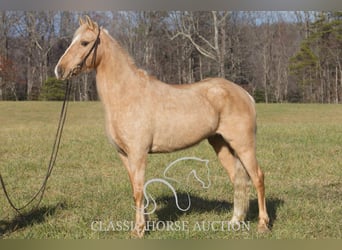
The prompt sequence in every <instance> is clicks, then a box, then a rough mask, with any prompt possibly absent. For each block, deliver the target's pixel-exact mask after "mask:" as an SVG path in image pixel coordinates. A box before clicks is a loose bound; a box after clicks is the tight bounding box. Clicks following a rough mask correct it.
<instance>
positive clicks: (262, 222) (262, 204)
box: [230, 134, 269, 232]
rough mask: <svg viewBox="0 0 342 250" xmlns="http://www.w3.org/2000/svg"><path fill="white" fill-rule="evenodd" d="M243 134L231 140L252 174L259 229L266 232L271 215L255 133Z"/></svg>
mask: <svg viewBox="0 0 342 250" xmlns="http://www.w3.org/2000/svg"><path fill="white" fill-rule="evenodd" d="M241 135H242V134H241ZM243 135H244V136H241V138H235V140H231V142H230V143H231V146H232V147H233V148H234V150H235V152H236V154H237V156H238V158H239V159H240V161H241V163H242V165H243V167H244V168H245V169H246V171H247V173H248V175H249V176H250V178H251V180H252V182H253V185H254V187H255V189H256V191H257V195H258V206H259V223H258V231H259V232H266V231H269V229H268V223H269V217H268V214H267V211H266V200H265V185H264V174H263V172H262V171H261V169H260V167H259V165H258V162H257V159H256V152H255V135H254V134H253V135H252V134H250V135H248V134H243Z"/></svg>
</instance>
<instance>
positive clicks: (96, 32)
mask: <svg viewBox="0 0 342 250" xmlns="http://www.w3.org/2000/svg"><path fill="white" fill-rule="evenodd" d="M79 22H80V27H79V28H78V29H77V30H76V32H75V34H74V37H73V40H72V42H71V44H70V46H69V48H68V49H67V50H66V51H65V52H64V54H63V55H62V57H61V58H60V59H59V61H58V63H57V65H56V68H55V74H56V77H57V78H58V79H63V80H64V79H68V78H70V77H72V76H75V75H78V74H79V73H80V72H83V71H86V70H90V69H92V68H94V67H95V66H96V65H97V60H98V58H97V56H96V54H97V47H98V45H99V43H100V30H101V29H100V28H99V26H98V25H97V23H96V22H93V21H92V20H91V19H90V18H89V17H88V16H86V19H85V20H84V19H82V18H80V21H79Z"/></svg>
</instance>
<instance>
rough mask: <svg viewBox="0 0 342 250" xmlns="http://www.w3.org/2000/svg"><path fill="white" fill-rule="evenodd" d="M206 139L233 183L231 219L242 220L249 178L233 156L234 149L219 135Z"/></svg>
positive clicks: (245, 206) (244, 215)
mask: <svg viewBox="0 0 342 250" xmlns="http://www.w3.org/2000/svg"><path fill="white" fill-rule="evenodd" d="M208 141H209V143H210V144H211V146H212V147H213V148H214V150H215V152H216V154H217V156H218V158H219V160H220V162H221V164H222V166H223V167H224V168H225V169H226V170H227V172H228V175H229V177H230V179H231V181H232V183H233V184H234V214H233V218H232V220H231V221H232V222H239V221H243V220H244V219H245V217H246V214H247V211H248V207H249V186H250V178H249V176H248V174H247V172H246V170H245V168H244V167H243V166H242V164H241V162H240V160H239V159H238V158H237V157H236V156H235V152H234V150H233V149H232V148H231V147H230V146H229V145H228V143H227V142H226V141H225V140H224V139H223V137H222V136H221V135H215V136H212V137H210V138H208Z"/></svg>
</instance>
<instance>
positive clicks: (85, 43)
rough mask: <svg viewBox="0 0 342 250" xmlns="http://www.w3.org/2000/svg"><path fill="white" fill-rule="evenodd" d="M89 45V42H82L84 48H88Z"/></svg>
mask: <svg viewBox="0 0 342 250" xmlns="http://www.w3.org/2000/svg"><path fill="white" fill-rule="evenodd" d="M88 44H89V42H87V41H82V42H81V45H82V46H83V47H85V46H87V45H88Z"/></svg>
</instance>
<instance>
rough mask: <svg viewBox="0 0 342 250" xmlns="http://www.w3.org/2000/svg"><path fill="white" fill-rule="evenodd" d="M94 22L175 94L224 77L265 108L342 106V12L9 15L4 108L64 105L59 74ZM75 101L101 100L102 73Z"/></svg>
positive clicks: (85, 82) (3, 15)
mask: <svg viewBox="0 0 342 250" xmlns="http://www.w3.org/2000/svg"><path fill="white" fill-rule="evenodd" d="M83 15H89V16H90V17H92V18H93V19H94V20H96V21H97V22H98V23H99V25H100V26H103V27H104V28H106V29H107V30H108V31H109V33H110V34H111V35H112V36H113V37H114V38H115V39H117V40H118V42H119V43H120V44H121V45H122V46H123V47H124V48H125V49H126V50H127V51H128V52H129V54H130V55H131V56H132V57H133V58H134V60H135V62H136V64H137V65H138V66H139V67H141V68H143V69H145V70H146V71H147V72H148V73H149V74H151V75H154V76H156V77H157V78H158V79H160V80H162V81H165V82H167V83H170V84H186V83H191V82H195V81H199V80H201V79H204V78H207V77H217V76H219V77H225V78H227V79H229V80H231V81H233V82H235V83H237V84H240V85H241V86H242V87H244V88H245V89H247V91H249V92H250V94H251V95H253V96H254V98H255V99H256V101H258V102H320V103H341V102H342V12H317V11H289V12H284V11H282V12H257V11H248V12H241V11H236V12H234V11H233V12H229V11H193V12H190V11H114V12H109V11H106V12H98V11H91V12H75V11H71V12H68V11H1V12H0V19H1V21H0V36H1V40H0V100H59V99H61V98H62V96H63V88H64V86H65V84H63V82H60V81H57V80H56V79H54V72H53V71H54V67H55V65H56V63H57V61H58V59H59V57H60V56H61V55H62V54H63V52H64V51H65V49H66V48H67V47H68V45H69V43H70V42H71V39H72V36H73V34H74V31H75V30H76V29H77V28H78V19H79V17H80V16H83ZM71 81H72V83H73V90H72V98H73V100H76V101H88V100H97V99H98V96H97V92H96V83H95V77H94V73H90V74H83V75H81V76H79V77H77V78H75V79H72V80H71Z"/></svg>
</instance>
